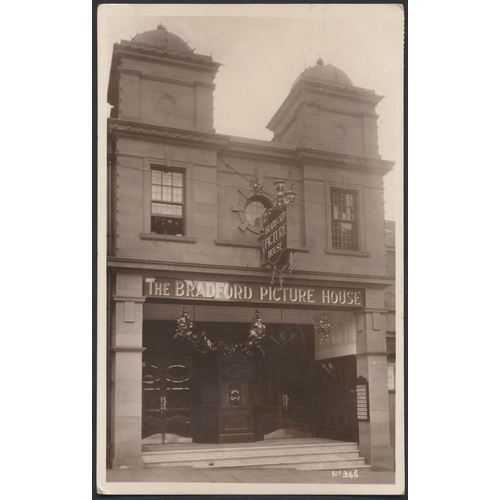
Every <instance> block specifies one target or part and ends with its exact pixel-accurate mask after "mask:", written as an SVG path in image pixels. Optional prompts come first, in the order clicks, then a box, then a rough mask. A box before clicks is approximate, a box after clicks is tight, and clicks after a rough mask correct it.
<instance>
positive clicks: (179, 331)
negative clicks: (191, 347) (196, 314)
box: [174, 307, 193, 340]
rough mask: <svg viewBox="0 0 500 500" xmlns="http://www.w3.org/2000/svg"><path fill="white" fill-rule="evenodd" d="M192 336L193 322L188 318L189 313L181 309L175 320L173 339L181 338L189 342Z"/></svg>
mask: <svg viewBox="0 0 500 500" xmlns="http://www.w3.org/2000/svg"><path fill="white" fill-rule="evenodd" d="M192 335H193V322H192V321H191V318H190V317H189V313H188V312H187V311H186V309H185V308H184V307H183V308H182V312H181V314H180V315H179V317H178V318H177V326H176V328H175V336H174V339H175V338H177V337H182V338H185V339H188V340H191V337H192Z"/></svg>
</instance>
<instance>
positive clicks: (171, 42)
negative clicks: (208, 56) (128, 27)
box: [132, 24, 193, 52]
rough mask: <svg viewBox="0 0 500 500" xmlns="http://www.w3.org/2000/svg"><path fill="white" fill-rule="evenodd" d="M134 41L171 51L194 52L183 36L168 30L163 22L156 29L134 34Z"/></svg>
mask: <svg viewBox="0 0 500 500" xmlns="http://www.w3.org/2000/svg"><path fill="white" fill-rule="evenodd" d="M132 43H134V44H137V45H147V46H155V47H161V48H162V49H166V50H168V51H169V52H193V50H192V49H191V48H190V47H189V45H188V44H187V43H186V42H185V41H184V40H183V39H182V38H181V37H179V36H177V35H175V34H174V33H171V32H170V31H167V29H166V28H165V26H163V25H162V24H159V25H158V27H157V28H156V29H155V30H149V31H145V32H144V33H139V34H138V35H136V36H134V38H132Z"/></svg>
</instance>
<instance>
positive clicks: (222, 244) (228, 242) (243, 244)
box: [214, 240, 309, 253]
mask: <svg viewBox="0 0 500 500" xmlns="http://www.w3.org/2000/svg"><path fill="white" fill-rule="evenodd" d="M214 241H215V244H216V245H217V246H220V247H240V248H257V249H260V243H248V242H246V241H232V240H214ZM291 250H294V251H295V252H302V253H307V252H309V247H299V248H292V249H291Z"/></svg>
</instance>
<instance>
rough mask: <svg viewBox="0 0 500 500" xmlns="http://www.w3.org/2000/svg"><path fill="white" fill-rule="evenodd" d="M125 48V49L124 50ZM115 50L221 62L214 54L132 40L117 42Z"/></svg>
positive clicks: (218, 64) (202, 62)
mask: <svg viewBox="0 0 500 500" xmlns="http://www.w3.org/2000/svg"><path fill="white" fill-rule="evenodd" d="M124 49H125V50H124ZM115 50H121V51H130V52H132V53H136V54H140V55H145V54H147V55H152V56H157V57H168V58H173V59H180V60H183V61H189V62H194V63H198V64H204V65H207V66H211V67H217V68H218V67H219V66H220V65H221V64H220V63H217V62H215V61H214V60H213V59H212V56H205V55H202V54H196V53H194V52H174V51H170V50H167V49H162V48H160V47H146V46H144V45H140V44H136V43H134V42H132V41H127V40H122V41H121V42H120V43H116V44H115Z"/></svg>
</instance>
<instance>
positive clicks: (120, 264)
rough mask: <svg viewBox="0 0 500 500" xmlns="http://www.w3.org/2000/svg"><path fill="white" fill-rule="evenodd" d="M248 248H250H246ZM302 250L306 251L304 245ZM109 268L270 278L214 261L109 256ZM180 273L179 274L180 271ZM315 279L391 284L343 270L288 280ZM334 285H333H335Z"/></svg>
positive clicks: (206, 276) (303, 274) (258, 279)
mask: <svg viewBox="0 0 500 500" xmlns="http://www.w3.org/2000/svg"><path fill="white" fill-rule="evenodd" d="M249 250H251V249H249ZM303 251H307V250H306V249H305V248H304V250H303ZM108 268H109V269H113V270H115V271H121V270H126V271H127V273H129V272H132V273H137V274H143V273H144V272H154V273H158V274H162V273H166V275H168V276H172V275H175V276H177V277H178V276H183V277H185V276H187V275H191V276H194V278H193V279H195V278H196V279H201V278H202V277H203V279H210V278H211V277H213V278H214V279H216V280H220V279H222V277H223V276H225V277H227V278H231V279H234V278H235V277H238V279H240V280H245V281H255V282H258V283H261V282H262V281H263V280H264V281H265V282H267V281H269V269H268V268H261V267H252V268H250V267H246V266H224V265H216V264H202V263H199V264H197V263H188V262H166V261H153V260H143V259H126V258H121V257H108ZM179 273H182V274H179ZM311 280H317V281H316V282H315V284H317V285H318V286H322V283H323V282H325V286H334V285H332V282H335V283H337V284H339V285H346V286H347V285H352V284H359V285H361V286H365V287H367V288H375V289H385V288H387V287H388V286H389V285H391V284H393V283H394V278H391V277H389V276H374V275H360V274H346V273H331V272H324V271H306V270H294V271H293V278H289V280H288V281H289V282H290V283H293V284H298V285H300V284H301V283H303V282H308V283H310V282H311ZM326 283H328V284H326ZM335 286H336V285H335Z"/></svg>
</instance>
